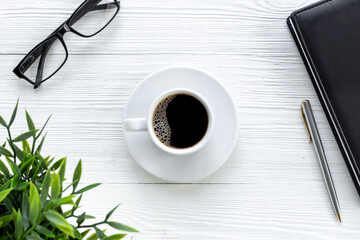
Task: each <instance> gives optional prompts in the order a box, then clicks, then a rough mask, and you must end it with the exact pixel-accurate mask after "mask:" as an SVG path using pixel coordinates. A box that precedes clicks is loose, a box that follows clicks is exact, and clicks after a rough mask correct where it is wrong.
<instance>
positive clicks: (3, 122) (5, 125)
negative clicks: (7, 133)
mask: <svg viewBox="0 0 360 240" xmlns="http://www.w3.org/2000/svg"><path fill="white" fill-rule="evenodd" d="M0 124H1V125H3V126H4V127H6V128H7V124H6V122H5V120H4V119H3V118H2V117H1V116H0Z"/></svg>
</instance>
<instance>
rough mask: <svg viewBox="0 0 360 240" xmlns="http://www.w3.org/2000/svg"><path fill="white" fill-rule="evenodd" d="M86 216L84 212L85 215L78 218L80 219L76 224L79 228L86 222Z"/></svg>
mask: <svg viewBox="0 0 360 240" xmlns="http://www.w3.org/2000/svg"><path fill="white" fill-rule="evenodd" d="M85 215H86V213H85V212H84V213H83V214H81V215H80V217H78V219H77V220H76V223H77V224H78V226H80V225H81V224H82V223H83V222H84V221H85Z"/></svg>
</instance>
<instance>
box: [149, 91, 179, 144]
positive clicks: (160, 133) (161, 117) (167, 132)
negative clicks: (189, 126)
mask: <svg viewBox="0 0 360 240" xmlns="http://www.w3.org/2000/svg"><path fill="white" fill-rule="evenodd" d="M175 97H176V96H170V97H167V98H165V99H163V100H162V101H161V102H160V103H159V104H158V105H157V107H156V108H155V111H154V115H153V119H152V125H153V129H154V132H155V135H156V137H157V138H158V139H159V140H160V141H161V142H162V143H163V144H165V145H166V146H170V139H171V128H170V125H169V122H168V119H167V117H166V109H167V107H168V105H169V103H170V102H171V101H172V100H173V99H174V98H175Z"/></svg>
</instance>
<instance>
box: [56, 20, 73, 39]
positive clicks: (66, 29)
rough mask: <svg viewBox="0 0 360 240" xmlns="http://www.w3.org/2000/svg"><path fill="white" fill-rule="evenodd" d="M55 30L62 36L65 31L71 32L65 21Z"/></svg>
mask: <svg viewBox="0 0 360 240" xmlns="http://www.w3.org/2000/svg"><path fill="white" fill-rule="evenodd" d="M55 32H56V33H58V34H60V35H61V36H64V35H65V33H67V32H71V30H70V27H69V25H68V23H67V22H65V23H64V24H62V25H61V26H60V27H59V28H58V29H57V30H56V31H55Z"/></svg>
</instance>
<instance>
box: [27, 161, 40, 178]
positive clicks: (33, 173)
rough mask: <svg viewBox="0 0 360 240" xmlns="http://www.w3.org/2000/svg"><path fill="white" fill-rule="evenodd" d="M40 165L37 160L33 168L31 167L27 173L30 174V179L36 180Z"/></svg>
mask: <svg viewBox="0 0 360 240" xmlns="http://www.w3.org/2000/svg"><path fill="white" fill-rule="evenodd" d="M40 167H41V162H38V164H36V166H35V168H34V167H33V168H32V169H31V171H30V173H29V175H30V179H32V180H33V181H35V180H36V178H37V174H38V173H39V169H40Z"/></svg>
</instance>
